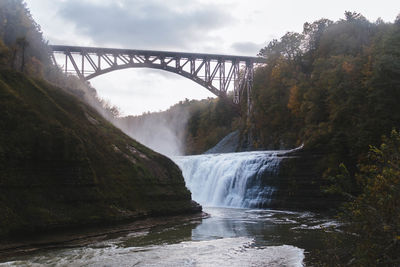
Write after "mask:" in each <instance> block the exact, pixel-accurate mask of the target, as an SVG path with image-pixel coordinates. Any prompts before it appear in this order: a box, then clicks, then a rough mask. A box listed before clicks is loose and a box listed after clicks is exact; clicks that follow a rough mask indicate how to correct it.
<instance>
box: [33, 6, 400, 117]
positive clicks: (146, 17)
mask: <svg viewBox="0 0 400 267" xmlns="http://www.w3.org/2000/svg"><path fill="white" fill-rule="evenodd" d="M25 1H26V3H27V4H28V8H29V9H30V10H31V13H32V15H33V17H34V19H35V20H36V22H38V23H39V24H40V25H41V27H42V31H43V33H44V36H45V38H46V39H47V40H49V41H50V43H51V44H65V45H80V46H100V47H116V48H132V49H146V50H152V49H154V50H168V51H182V52H183V51H185V52H204V53H221V54H237V55H248V56H255V55H256V54H257V53H258V51H259V50H260V49H261V48H262V47H264V46H265V45H266V44H267V43H268V42H269V41H271V40H272V39H274V38H277V39H278V38H280V37H281V36H282V35H284V34H285V33H286V32H287V31H296V32H301V31H302V27H303V24H304V22H313V21H315V20H318V19H320V18H328V19H331V20H333V21H336V20H338V19H340V18H343V17H344V15H343V14H344V12H345V11H356V12H358V13H361V14H363V15H364V16H365V17H366V18H367V19H369V20H370V21H375V20H376V19H377V18H379V17H381V18H382V19H383V20H384V21H386V22H393V21H394V20H395V18H396V16H397V15H398V14H399V13H400V1H399V0H380V1H371V0H355V1H352V0H336V1H322V0H304V1H298V0H274V1H270V0H245V1H244V0H190V1H189V0H168V1H167V0H25ZM90 82H91V84H92V85H93V86H94V87H95V88H96V89H97V91H98V93H99V95H100V96H101V97H103V98H104V99H107V100H109V101H110V102H111V103H112V104H114V105H117V106H118V107H119V108H120V110H121V111H122V112H123V114H124V115H130V114H141V113H143V112H146V111H159V110H165V109H167V108H168V107H169V106H171V105H173V104H174V103H177V102H178V101H180V100H184V99H185V98H189V99H202V98H206V97H214V95H212V94H211V93H210V92H208V91H207V90H206V89H205V88H203V87H201V86H200V85H197V84H196V83H194V82H192V81H190V80H188V79H185V78H183V77H180V76H178V75H175V74H172V73H168V72H163V71H159V70H152V69H128V70H119V71H114V72H111V73H108V74H105V75H102V76H99V77H97V78H94V79H92V80H91V81H90Z"/></svg>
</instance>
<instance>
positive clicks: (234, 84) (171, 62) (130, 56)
mask: <svg viewBox="0 0 400 267" xmlns="http://www.w3.org/2000/svg"><path fill="white" fill-rule="evenodd" d="M50 48H51V49H52V51H53V55H52V58H53V60H54V63H55V64H57V62H56V56H55V55H56V54H62V55H64V56H65V61H64V65H63V66H62V69H63V70H64V71H65V72H66V73H74V74H76V75H78V76H79V78H81V79H82V80H86V81H87V80H90V79H92V78H94V77H96V76H99V75H102V74H105V73H108V72H111V71H114V70H120V69H127V68H153V69H159V70H165V71H169V72H172V73H176V74H178V75H181V76H183V77H185V78H188V79H190V80H192V81H194V82H196V83H198V84H200V85H201V86H203V87H205V88H207V89H208V90H209V91H211V92H212V93H213V94H215V95H216V96H221V97H224V96H226V93H227V91H228V90H229V89H230V88H233V92H234V99H233V101H234V103H235V104H238V103H239V101H240V98H241V95H242V94H243V92H244V90H245V88H247V92H246V93H247V96H248V97H247V101H248V108H250V90H251V88H252V85H253V73H254V65H255V64H263V63H265V60H264V59H262V58H257V57H245V56H231V55H218V54H200V53H181V52H167V51H150V50H133V49H115V48H97V47H81V46H65V45H51V46H50ZM57 58H60V57H59V56H58V57H57ZM71 66H72V67H71Z"/></svg>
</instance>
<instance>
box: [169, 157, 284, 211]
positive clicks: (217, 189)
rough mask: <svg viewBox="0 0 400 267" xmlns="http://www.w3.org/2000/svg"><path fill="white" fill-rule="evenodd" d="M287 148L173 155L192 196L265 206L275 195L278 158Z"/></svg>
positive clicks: (206, 202)
mask: <svg viewBox="0 0 400 267" xmlns="http://www.w3.org/2000/svg"><path fill="white" fill-rule="evenodd" d="M286 152H287V151H255V152H241V153H226V154H205V155H196V156H183V157H175V158H174V161H175V162H176V163H177V164H178V166H179V167H180V168H181V169H182V173H183V177H184V178H185V182H186V186H187V187H188V188H189V190H190V191H191V192H192V198H193V200H195V201H197V202H199V203H200V204H201V205H203V206H214V207H237V208H256V207H266V206H268V203H269V202H270V201H271V199H272V198H273V195H274V191H275V190H276V187H275V186H274V184H276V181H275V182H273V180H274V177H275V178H276V176H277V174H278V171H279V168H278V167H279V162H280V161H281V159H282V155H283V154H285V153H286Z"/></svg>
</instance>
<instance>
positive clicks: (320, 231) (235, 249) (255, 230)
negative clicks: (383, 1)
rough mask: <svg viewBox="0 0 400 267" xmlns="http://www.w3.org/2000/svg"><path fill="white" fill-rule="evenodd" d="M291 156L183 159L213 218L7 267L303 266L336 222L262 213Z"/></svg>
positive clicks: (189, 178) (311, 215)
mask: <svg viewBox="0 0 400 267" xmlns="http://www.w3.org/2000/svg"><path fill="white" fill-rule="evenodd" d="M285 153H286V152H285V151H265V152H246V153H231V154H211V155H201V156H188V157H177V158H175V159H174V160H175V161H176V162H177V164H178V165H179V166H180V167H181V168H182V171H183V174H184V177H185V181H186V184H187V186H188V188H189V189H190V190H191V191H192V196H193V199H194V200H196V201H198V202H199V203H201V204H202V205H203V207H204V211H205V212H206V213H207V214H209V216H208V217H207V218H204V219H202V220H201V219H199V220H192V221H176V222H173V223H169V224H168V225H163V226H162V227H161V226H155V227H153V228H151V229H147V230H144V231H133V232H130V233H125V234H123V235H121V236H117V237H115V236H114V237H112V238H110V239H108V240H103V241H101V242H95V243H92V244H90V245H85V246H83V247H72V248H62V249H55V250H48V251H41V252H37V253H34V254H31V255H27V256H23V257H17V258H13V259H9V260H8V262H4V263H0V266H231V267H232V266H304V264H305V261H304V259H305V257H306V255H307V254H308V253H315V251H318V249H320V248H321V247H324V245H325V244H324V242H325V241H324V240H325V235H326V229H328V228H331V227H335V226H336V222H335V221H334V220H332V219H330V218H327V217H324V216H321V215H319V214H316V213H312V212H293V211H279V210H268V209H257V207H258V206H260V205H265V204H267V203H268V201H269V199H271V198H273V197H274V190H275V188H270V187H268V186H265V185H264V184H263V183H262V182H261V181H260V180H261V177H264V178H263V179H265V173H267V176H268V175H269V176H271V177H272V178H271V179H273V176H274V173H275V172H277V171H278V168H277V166H279V161H280V159H281V158H282V156H284V154H285Z"/></svg>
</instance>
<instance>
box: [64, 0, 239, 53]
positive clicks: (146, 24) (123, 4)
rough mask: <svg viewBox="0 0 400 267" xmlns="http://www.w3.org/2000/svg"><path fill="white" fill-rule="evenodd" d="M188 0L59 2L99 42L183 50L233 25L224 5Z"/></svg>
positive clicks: (82, 31)
mask: <svg viewBox="0 0 400 267" xmlns="http://www.w3.org/2000/svg"><path fill="white" fill-rule="evenodd" d="M187 2H189V1H184V0H172V1H158V0H147V1H143V0H136V1H129V0H118V1H94V0H79V1H78V0H72V1H65V2H62V3H60V8H59V11H58V14H59V15H60V16H61V17H62V18H63V19H65V20H68V21H69V22H72V23H74V25H75V30H76V31H77V32H78V33H79V34H80V35H83V36H90V38H91V39H92V40H93V42H94V43H96V44H99V45H110V44H113V45H117V46H120V47H126V48H141V49H163V50H165V49H179V50H182V49H185V48H189V47H191V45H193V44H198V43H199V42H200V43H201V42H204V43H206V42H209V41H210V38H216V37H212V34H211V33H212V32H213V31H215V30H218V29H221V28H223V27H225V26H227V25H232V21H233V18H232V17H231V16H230V15H229V14H228V13H227V12H226V11H225V9H224V8H223V6H215V5H211V4H201V3H198V2H196V1H190V2H191V3H187Z"/></svg>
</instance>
